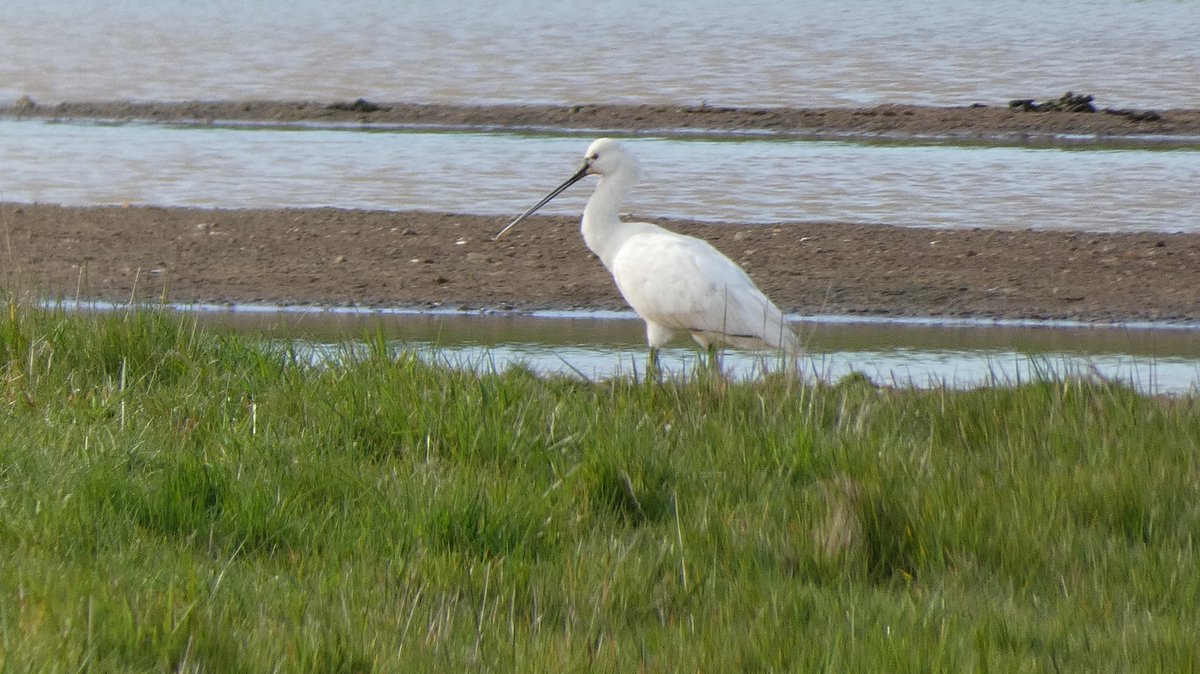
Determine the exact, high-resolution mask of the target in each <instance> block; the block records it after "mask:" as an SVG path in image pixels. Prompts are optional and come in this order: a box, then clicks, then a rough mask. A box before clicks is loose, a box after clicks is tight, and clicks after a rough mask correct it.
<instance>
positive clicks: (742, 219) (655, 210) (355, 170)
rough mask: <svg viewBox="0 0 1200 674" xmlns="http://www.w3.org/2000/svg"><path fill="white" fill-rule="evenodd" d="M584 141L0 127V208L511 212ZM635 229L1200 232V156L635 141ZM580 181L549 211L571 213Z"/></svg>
mask: <svg viewBox="0 0 1200 674" xmlns="http://www.w3.org/2000/svg"><path fill="white" fill-rule="evenodd" d="M587 143H588V140H587V139H586V138H578V137H561V136H559V137H555V136H540V135H533V136H529V135H524V136H523V135H513V134H479V133H400V132H389V133H381V132H363V131H353V130H277V129H266V128H256V129H252V130H241V129H228V128H201V127H185V128H171V127H164V126H154V125H138V124H131V125H116V126H109V125H98V124H56V123H45V122H41V121H11V120H10V121H3V120H0V157H3V158H4V160H3V161H2V162H0V200H2V201H10V202H13V201H15V202H49V203H62V204H73V205H92V204H120V203H127V202H129V203H141V204H152V205H161V206H192V207H205V208H256V207H309V206H336V207H341V208H363V209H382V210H434V211H446V212H456V213H471V214H481V215H498V216H512V215H515V214H517V213H520V212H521V211H523V210H525V208H527V207H528V206H530V205H532V204H533V203H534V202H536V201H537V199H539V198H540V197H541V196H542V195H544V194H545V193H546V192H548V191H550V189H551V188H553V187H554V186H556V185H558V184H559V183H560V182H562V180H563V179H565V178H566V176H568V175H569V174H570V173H572V172H573V171H574V168H575V166H576V165H577V163H578V161H579V158H580V157H581V156H582V154H583V151H584V149H585V148H586V147H587ZM629 143H630V145H631V146H632V147H633V149H634V150H635V151H636V152H637V153H638V155H639V156H640V157H641V159H642V163H643V169H644V174H645V178H644V180H643V183H642V184H641V185H640V186H639V187H638V188H637V190H635V193H634V197H633V199H632V200H631V202H630V203H629V204H628V205H627V210H628V211H629V212H630V213H631V214H632V215H633V216H635V217H636V216H642V217H670V218H691V219H696V220H704V221H712V222H735V223H771V222H787V221H793V222H794V221H823V222H827V221H848V222H865V223H882V224H895V225H903V226H912V225H916V226H934V227H998V228H1028V227H1034V228H1041V229H1074V230H1095V231H1118V230H1148V231H1193V232H1194V231H1200V200H1197V199H1196V196H1195V186H1196V185H1200V151H1197V150H1195V149H1192V150H1187V149H1174V150H1153V149H1140V150H1137V149H1124V150H1099V149H1089V150H1074V149H1063V148H1057V149H1038V148H1027V147H969V146H966V147H965V146H952V145H923V146H917V145H878V144H876V145H871V144H863V143H842V142H811V141H809V142H804V141H778V140H742V141H720V142H714V141H703V140H688V141H683V140H662V139H654V138H637V139H632V140H630V141H629ZM590 193H591V186H590V185H580V186H577V187H576V188H574V189H572V190H569V191H568V192H566V193H564V194H563V196H561V197H560V198H559V199H557V200H556V201H554V202H552V203H551V204H550V205H549V206H547V207H546V209H545V212H547V213H558V214H572V215H577V214H579V213H580V212H581V211H582V209H583V204H584V202H585V201H586V199H587V197H588V195H589V194H590Z"/></svg>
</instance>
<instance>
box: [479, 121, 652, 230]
mask: <svg viewBox="0 0 1200 674" xmlns="http://www.w3.org/2000/svg"><path fill="white" fill-rule="evenodd" d="M618 171H625V172H627V173H628V172H632V177H633V179H634V180H635V181H636V180H637V178H638V176H639V174H640V173H641V169H640V167H639V165H638V160H637V157H634V156H633V154H631V153H630V152H629V150H626V149H625V146H624V145H622V144H621V143H619V142H617V141H615V140H613V139H612V138H600V139H599V140H596V141H593V142H592V144H591V145H589V146H588V149H587V153H586V154H585V155H584V157H583V163H582V164H580V165H579V168H578V169H576V170H575V173H574V175H572V176H571V177H570V178H567V180H566V182H564V183H563V184H561V185H559V186H558V187H556V188H554V191H553V192H551V193H550V194H547V195H546V197H545V198H544V199H542V200H541V201H539V202H537V203H536V204H534V206H533V208H530V209H529V210H527V211H525V212H524V213H522V214H521V215H520V216H518V217H517V219H516V220H513V221H512V222H510V223H508V226H507V227H505V228H504V229H502V230H500V232H499V233H497V234H496V236H494V237H492V240H493V241H496V240H498V239H499V238H500V237H502V236H504V235H505V233H507V232H508V230H510V229H512V228H513V227H516V226H517V224H518V223H520V222H521V221H522V220H524V219H525V218H528V217H529V216H531V215H533V214H534V212H536V211H537V209H539V208H541V207H542V206H545V205H546V204H548V203H550V200H551V199H553V198H554V197H557V196H558V195H559V194H561V193H562V192H563V191H564V190H566V189H567V188H568V187H570V186H571V185H574V184H575V183H577V182H579V181H580V180H583V178H584V177H585V176H589V175H596V176H601V177H604V176H606V175H612V174H614V173H617V172H618Z"/></svg>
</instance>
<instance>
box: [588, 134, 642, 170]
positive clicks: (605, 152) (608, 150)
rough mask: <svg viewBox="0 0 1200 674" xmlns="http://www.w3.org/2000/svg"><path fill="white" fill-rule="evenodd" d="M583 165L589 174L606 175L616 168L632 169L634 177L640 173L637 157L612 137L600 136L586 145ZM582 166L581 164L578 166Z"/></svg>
mask: <svg viewBox="0 0 1200 674" xmlns="http://www.w3.org/2000/svg"><path fill="white" fill-rule="evenodd" d="M583 166H586V167H587V174H589V175H598V176H603V175H608V174H611V173H615V172H616V171H618V170H624V171H632V172H633V174H634V177H637V175H638V174H639V173H641V167H640V166H639V165H638V160H637V157H634V156H633V154H632V153H631V152H630V151H629V150H627V149H625V146H624V145H622V144H621V143H619V142H617V141H615V140H613V139H612V138H601V139H599V140H596V141H593V142H592V144H591V145H589V146H588V149H587V154H586V155H584V158H583ZM580 168H581V169H582V168H583V167H582V166H581V167H580Z"/></svg>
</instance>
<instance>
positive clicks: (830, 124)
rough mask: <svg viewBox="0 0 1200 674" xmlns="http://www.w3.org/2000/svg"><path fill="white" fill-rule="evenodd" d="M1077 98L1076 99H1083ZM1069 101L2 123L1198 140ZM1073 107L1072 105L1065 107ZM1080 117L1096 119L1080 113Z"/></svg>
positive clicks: (236, 106) (191, 112)
mask: <svg viewBox="0 0 1200 674" xmlns="http://www.w3.org/2000/svg"><path fill="white" fill-rule="evenodd" d="M1078 98H1079V97H1076V99H1078ZM1076 99H1070V98H1068V97H1066V96H1064V97H1062V98H1060V99H1051V100H1048V101H1043V102H1040V103H1039V102H1036V101H1032V100H1030V101H1026V102H1025V103H1024V104H1021V105H1017V106H1015V107H1014V106H1013V105H1012V103H1013V102H1009V101H990V102H986V103H976V104H971V105H967V106H959V107H927V106H915V105H883V106H877V107H871V108H734V107H722V106H711V105H692V106H680V105H645V104H628V105H625V104H604V105H592V104H579V105H498V106H469V105H461V106H460V105H428V104H413V103H383V102H372V101H367V100H363V99H359V100H356V101H340V102H339V101H335V102H328V101H325V102H321V101H179V102H125V101H108V102H60V103H39V102H36V101H33V100H30V99H28V98H22V99H21V100H18V101H17V102H15V103H14V104H12V105H10V106H7V107H0V116H6V117H10V118H12V117H16V118H41V119H56V120H104V121H118V122H121V121H144V122H154V123H175V124H216V123H227V124H237V123H255V124H258V123H262V124H312V125H344V124H350V125H374V126H381V127H388V126H395V127H415V128H422V127H424V128H462V129H483V130H536V129H548V130H567V131H570V130H575V131H579V132H581V133H583V132H597V133H616V132H652V133H664V134H671V133H705V132H710V133H717V134H722V133H726V134H727V133H768V134H778V135H783V136H788V137H798V138H843V137H864V138H870V137H881V138H894V139H900V140H903V139H928V138H945V139H952V140H980V141H995V142H1046V141H1048V142H1053V141H1061V140H1063V139H1075V140H1079V139H1085V140H1086V139H1091V140H1101V141H1104V140H1117V141H1119V140H1122V139H1125V140H1128V139H1130V138H1157V139H1158V141H1156V142H1164V141H1165V142H1170V141H1171V140H1172V139H1174V140H1175V141H1176V142H1178V141H1183V142H1189V143H1195V142H1197V140H1198V139H1200V110H1149V109H1145V110H1143V109H1137V110H1134V109H1120V110H1118V109H1113V108H1108V107H1103V106H1102V105H1100V104H1099V103H1091V102H1085V103H1084V104H1078V103H1077V101H1076ZM1068 103H1072V104H1070V105H1069V104H1068ZM1078 110H1091V112H1081V111H1078Z"/></svg>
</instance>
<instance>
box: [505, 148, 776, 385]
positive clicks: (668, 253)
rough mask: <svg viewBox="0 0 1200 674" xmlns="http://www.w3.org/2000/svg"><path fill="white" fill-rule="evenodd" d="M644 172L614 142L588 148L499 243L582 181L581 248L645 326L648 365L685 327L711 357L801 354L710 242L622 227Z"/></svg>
mask: <svg viewBox="0 0 1200 674" xmlns="http://www.w3.org/2000/svg"><path fill="white" fill-rule="evenodd" d="M640 172H641V169H640V167H639V165H638V161H637V158H636V157H634V156H633V155H632V154H631V153H630V152H629V150H627V149H625V147H624V146H623V145H621V144H620V143H618V142H617V141H615V140H612V139H611V138H601V139H599V140H597V141H595V142H593V143H592V144H591V146H589V147H588V150H587V155H586V156H585V157H584V159H583V164H582V165H581V166H580V167H579V170H578V171H576V172H575V175H573V176H571V177H570V178H567V180H566V182H564V183H563V184H562V185H559V186H558V187H557V188H555V190H554V191H553V192H551V193H550V194H548V195H547V196H546V198H545V199H542V200H541V201H539V202H538V203H537V204H536V205H534V207H533V208H530V209H529V210H527V211H525V212H524V213H522V214H521V215H520V216H519V217H518V218H517V219H516V220H513V221H512V223H510V224H509V225H508V226H507V227H505V228H504V229H502V230H500V232H499V233H498V234H496V237H495V238H496V239H499V238H500V237H501V236H503V235H504V234H505V232H507V231H508V230H510V229H512V228H513V227H515V226H516V225H517V223H519V222H521V221H522V220H524V219H525V218H527V217H529V216H530V215H532V214H533V213H534V211H536V210H537V209H539V208H541V207H542V206H545V205H546V204H547V203H548V202H549V201H550V200H551V199H553V198H554V197H556V196H558V195H559V194H560V193H561V192H562V191H563V190H565V189H567V188H568V187H570V186H571V185H574V184H575V183H576V182H578V181H579V180H582V179H583V178H584V176H588V175H598V176H600V183H599V184H598V185H597V186H596V191H595V193H593V194H592V197H591V199H588V203H587V207H585V208H584V209H583V223H582V226H581V228H580V230H581V231H582V232H583V240H584V243H586V244H587V247H588V248H589V249H590V250H591V251H592V252H593V253H595V254H596V257H598V258H600V261H601V262H603V263H604V266H605V268H606V269H608V271H609V272H610V273H611V274H612V275H613V280H614V281H616V283H617V289H618V290H620V291H621V295H622V296H624V297H625V301H626V302H628V303H629V306H631V307H633V310H634V311H636V312H637V314H638V315H639V316H641V317H642V320H644V321H646V341H647V342H649V344H650V363H651V365H652V366H654V365H656V363H657V355H658V348H659V347H661V346H662V345H664V344H666V343H667V342H668V341H670V339H671V336H672V335H673V334H674V333H675V332H676V331H678V330H686V331H687V332H688V333H689V334H691V336H692V339H694V340H696V342H697V343H699V344H700V346H702V347H704V348H705V349H708V350H709V352H710V354H713V355H714V357H715V348H716V347H717V346H718V345H721V344H727V345H729V346H734V347H738V348H743V349H765V348H772V349H779V350H781V351H784V352H786V353H790V354H794V353H796V352H797V351H798V341H797V339H796V333H795V332H793V331H792V328H791V327H790V326H789V325H788V324H787V321H786V320H785V319H784V317H783V312H781V311H780V310H779V307H777V306H775V303H773V302H772V301H771V300H770V299H768V298H767V296H766V295H764V294H763V292H762V291H761V290H759V289H758V286H756V285H754V281H752V280H750V277H749V276H747V275H746V272H744V271H742V268H741V267H739V266H737V264H736V263H734V262H733V260H730V259H729V258H728V257H725V256H724V255H723V254H721V252H720V251H718V250H717V249H716V248H713V247H712V245H710V244H709V243H708V242H707V241H702V240H700V239H697V238H695V237H691V236H685V235H683V234H677V233H675V232H672V231H669V230H666V229H663V228H662V227H659V226H658V225H652V224H650V223H648V222H622V221H621V219H620V217H619V215H618V209H619V208H620V207H621V204H622V203H623V202H624V201H625V199H626V198H627V197H628V196H629V193H630V192H631V191H632V190H633V186H634V185H635V184H636V183H637V181H638V178H639V176H640Z"/></svg>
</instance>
